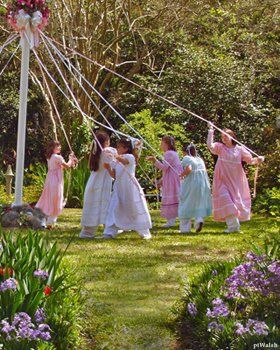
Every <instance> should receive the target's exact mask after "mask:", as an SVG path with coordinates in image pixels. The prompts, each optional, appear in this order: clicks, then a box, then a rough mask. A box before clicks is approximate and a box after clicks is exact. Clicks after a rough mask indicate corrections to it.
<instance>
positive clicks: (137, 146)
mask: <svg viewBox="0 0 280 350" xmlns="http://www.w3.org/2000/svg"><path fill="white" fill-rule="evenodd" d="M142 146H143V142H142V141H141V140H137V141H135V144H134V147H135V148H140V147H142Z"/></svg>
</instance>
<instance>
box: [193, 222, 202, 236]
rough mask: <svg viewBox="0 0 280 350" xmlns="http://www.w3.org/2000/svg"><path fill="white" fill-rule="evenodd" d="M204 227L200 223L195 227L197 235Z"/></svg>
mask: <svg viewBox="0 0 280 350" xmlns="http://www.w3.org/2000/svg"><path fill="white" fill-rule="evenodd" d="M202 227H203V222H202V221H201V222H198V223H197V224H196V225H195V232H196V233H199V232H200V231H201V230H202Z"/></svg>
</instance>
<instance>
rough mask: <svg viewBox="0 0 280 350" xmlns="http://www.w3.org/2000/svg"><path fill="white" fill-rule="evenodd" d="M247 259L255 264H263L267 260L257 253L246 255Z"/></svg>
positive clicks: (264, 256)
mask: <svg viewBox="0 0 280 350" xmlns="http://www.w3.org/2000/svg"><path fill="white" fill-rule="evenodd" d="M246 258H247V259H248V260H249V261H252V262H254V263H262V262H264V261H265V259H266V258H267V257H266V255H257V254H255V253H252V252H249V253H248V254H247V255H246Z"/></svg>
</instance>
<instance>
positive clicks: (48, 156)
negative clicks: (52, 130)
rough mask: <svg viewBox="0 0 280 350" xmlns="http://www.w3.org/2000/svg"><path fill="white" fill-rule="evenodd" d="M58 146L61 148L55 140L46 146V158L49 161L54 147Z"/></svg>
mask: <svg viewBox="0 0 280 350" xmlns="http://www.w3.org/2000/svg"><path fill="white" fill-rule="evenodd" d="M59 146H61V144H60V142H59V141H55V140H52V141H50V142H49V143H48V145H47V148H46V158H47V159H50V158H51V156H52V154H53V151H54V149H55V148H56V147H59Z"/></svg>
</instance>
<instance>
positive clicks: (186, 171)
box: [180, 165, 192, 179]
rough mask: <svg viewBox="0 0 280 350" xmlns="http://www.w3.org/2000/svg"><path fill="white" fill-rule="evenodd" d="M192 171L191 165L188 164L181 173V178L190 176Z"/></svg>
mask: <svg viewBox="0 0 280 350" xmlns="http://www.w3.org/2000/svg"><path fill="white" fill-rule="evenodd" d="M191 172H192V167H191V165H188V166H187V167H186V168H185V170H184V171H183V172H182V173H181V175H180V178H181V179H184V178H185V177H186V176H188V175H189V174H190V173H191Z"/></svg>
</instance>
